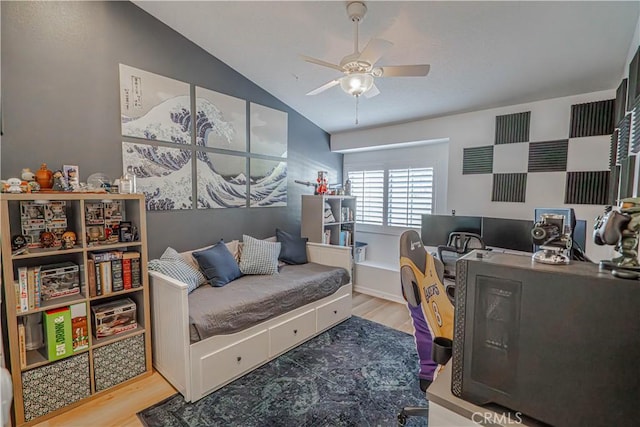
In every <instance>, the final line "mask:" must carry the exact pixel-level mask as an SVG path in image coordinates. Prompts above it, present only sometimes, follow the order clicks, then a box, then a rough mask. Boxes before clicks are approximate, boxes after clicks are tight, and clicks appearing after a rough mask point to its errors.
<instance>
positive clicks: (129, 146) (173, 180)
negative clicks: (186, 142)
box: [122, 142, 193, 211]
mask: <svg viewBox="0 0 640 427" xmlns="http://www.w3.org/2000/svg"><path fill="white" fill-rule="evenodd" d="M129 166H131V167H133V171H134V173H135V175H136V177H137V178H136V181H137V192H138V193H143V194H144V198H145V205H146V208H147V210H148V211H166V210H179V209H191V207H192V200H191V197H192V196H191V194H192V188H193V187H192V178H191V151H190V150H181V149H180V148H169V147H155V146H152V145H148V144H135V143H132V142H123V143H122V170H125V171H126V170H127V168H128V167H129Z"/></svg>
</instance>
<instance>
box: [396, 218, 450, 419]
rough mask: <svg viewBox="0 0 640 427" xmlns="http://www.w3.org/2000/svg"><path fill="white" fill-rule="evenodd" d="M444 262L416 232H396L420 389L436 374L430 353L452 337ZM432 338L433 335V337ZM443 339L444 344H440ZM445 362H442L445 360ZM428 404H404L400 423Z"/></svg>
mask: <svg viewBox="0 0 640 427" xmlns="http://www.w3.org/2000/svg"><path fill="white" fill-rule="evenodd" d="M443 276H444V265H443V264H442V262H440V260H438V259H436V258H435V257H434V256H433V255H431V254H429V253H428V252H427V251H426V249H425V248H424V246H423V245H422V240H421V239H420V235H419V234H418V233H417V232H416V231H414V230H409V231H405V232H404V233H402V236H400V282H401V285H402V296H403V297H404V299H405V300H406V301H407V307H408V308H409V313H410V314H411V319H412V322H413V327H414V329H415V340H416V349H417V351H418V358H419V359H420V369H419V373H418V378H419V379H420V389H421V390H422V391H423V392H426V390H427V388H428V387H429V385H430V384H431V382H432V381H433V378H434V375H435V374H436V371H437V368H438V363H437V362H436V361H435V360H436V359H434V355H436V354H439V353H442V352H443V351H444V352H445V353H447V352H448V353H449V355H450V351H451V341H452V340H453V304H452V303H451V301H450V300H449V299H448V297H447V295H446V291H445V287H444V285H443ZM434 338H435V339H434ZM441 342H444V344H445V347H446V346H447V345H448V349H446V348H442V346H441V345H440V343H441ZM445 363H446V362H445ZM428 414H429V409H428V407H406V408H403V409H402V410H401V411H400V413H399V414H398V425H399V426H404V425H405V424H406V422H407V419H408V417H410V416H420V417H427V416H428Z"/></svg>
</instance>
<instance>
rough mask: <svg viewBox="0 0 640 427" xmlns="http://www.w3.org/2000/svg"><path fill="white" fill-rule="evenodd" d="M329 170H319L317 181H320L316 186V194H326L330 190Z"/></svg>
mask: <svg viewBox="0 0 640 427" xmlns="http://www.w3.org/2000/svg"><path fill="white" fill-rule="evenodd" d="M328 176H329V172H326V171H318V179H316V182H317V183H318V185H317V187H316V194H326V193H327V191H328V190H329V179H328Z"/></svg>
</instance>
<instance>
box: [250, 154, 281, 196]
mask: <svg viewBox="0 0 640 427" xmlns="http://www.w3.org/2000/svg"><path fill="white" fill-rule="evenodd" d="M249 170H250V174H251V177H250V182H251V185H250V187H249V188H250V195H249V197H250V203H249V205H250V206H251V207H274V206H287V162H279V161H277V160H263V159H251V164H250V166H249Z"/></svg>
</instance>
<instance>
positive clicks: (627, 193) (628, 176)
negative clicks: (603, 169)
mask: <svg viewBox="0 0 640 427" xmlns="http://www.w3.org/2000/svg"><path fill="white" fill-rule="evenodd" d="M635 170H636V157H635V156H629V157H627V158H626V159H625V160H623V161H622V163H621V165H620V195H619V196H618V197H620V199H624V198H625V197H633V178H634V174H635Z"/></svg>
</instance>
